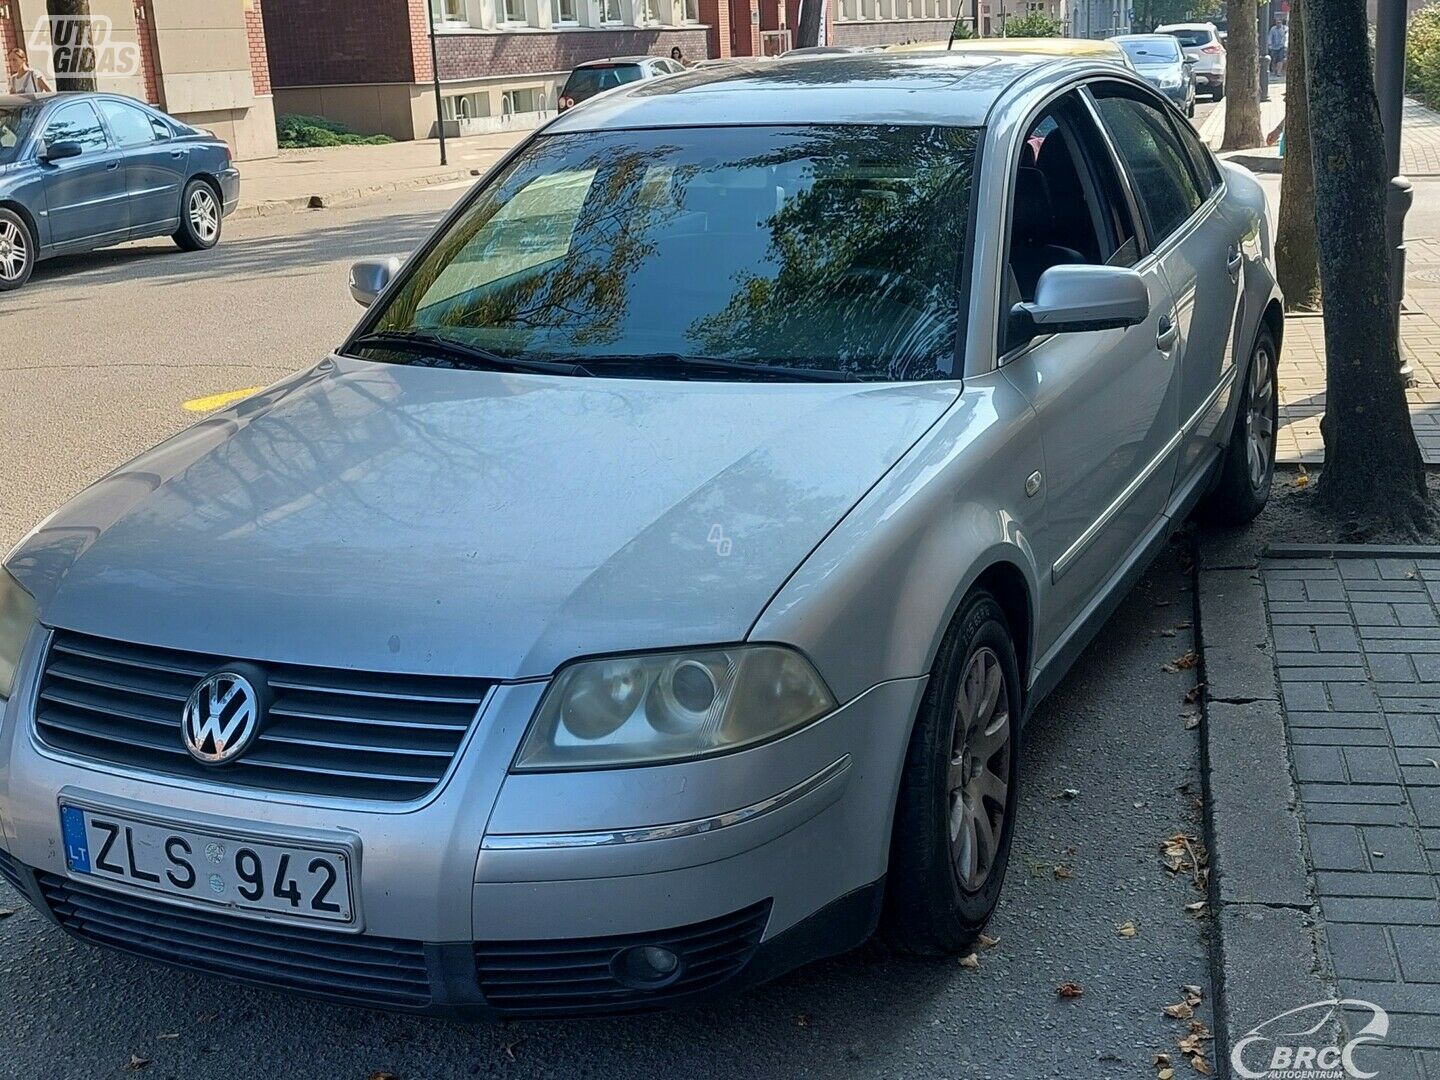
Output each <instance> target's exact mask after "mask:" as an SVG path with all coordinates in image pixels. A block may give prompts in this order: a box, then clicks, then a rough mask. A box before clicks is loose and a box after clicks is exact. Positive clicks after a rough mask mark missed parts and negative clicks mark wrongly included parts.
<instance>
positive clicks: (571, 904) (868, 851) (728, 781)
mask: <svg viewBox="0 0 1440 1080" xmlns="http://www.w3.org/2000/svg"><path fill="white" fill-rule="evenodd" d="M46 637H47V635H46V634H43V633H37V634H36V635H34V636H33V639H32V641H31V643H30V646H29V648H28V649H27V655H26V658H25V660H24V661H23V662H22V671H21V675H20V679H19V680H18V682H17V685H18V686H20V687H22V688H24V689H23V690H22V692H21V693H19V694H17V695H16V697H14V698H12V700H11V701H10V703H9V705H8V708H7V710H6V715H5V716H4V718H3V721H0V851H3V852H8V855H7V856H5V858H4V860H3V863H4V865H3V866H0V873H3V872H5V869H6V867H8V869H9V873H8V874H6V876H12V877H14V878H15V879H16V880H17V882H18V884H19V886H20V888H21V891H22V892H23V893H24V894H25V895H26V896H27V898H28V899H29V900H30V901H31V902H32V903H34V904H35V905H36V906H37V907H38V908H40V910H41V911H42V912H44V913H45V914H47V915H48V916H49V917H50V918H51V919H52V920H54V921H55V922H56V923H57V924H59V925H60V926H62V927H64V928H65V929H67V930H68V931H70V932H71V933H74V934H76V935H77V936H80V937H83V938H85V939H87V940H90V941H94V942H97V943H100V944H103V945H108V946H110V947H113V948H117V949H121V950H123V951H127V952H131V953H136V954H139V955H142V956H147V957H149V958H152V959H156V960H161V961H164V962H168V963H173V964H180V965H183V966H186V967H191V968H196V969H199V970H204V971H210V972H213V973H217V974H221V975H225V976H228V977H231V978H236V979H241V980H244V981H248V982H252V983H258V984H262V985H268V986H274V987H279V988H282V989H287V990H291V991H295V992H299V993H303V994H308V995H313V996H319V997H324V998H328V999H332V1000H338V1001H342V1002H347V1003H352V1004H364V1005H370V1006H377V1007H383V1008H391V1009H399V1010H403V1011H413V1012H426V1013H436V1014H441V1015H447V1016H486V1015H508V1016H553V1015H578V1014H588V1013H606V1012H619V1011H633V1010H637V1009H651V1008H656V1007H660V1006H670V1005H676V1004H684V1003H687V1002H690V1001H694V1000H698V999H699V998H701V997H703V996H706V995H708V994H710V993H713V992H719V991H725V990H732V989H735V988H738V987H742V986H745V985H749V984H751V983H753V982H756V981H759V980H761V979H765V978H769V977H771V976H773V975H776V974H779V973H780V972H781V971H784V970H786V969H787V968H789V967H793V966H795V965H796V964H799V963H804V962H806V961H807V960H810V959H814V958H817V957H819V956H824V955H828V954H831V953H835V952H839V951H842V950H844V949H847V948H850V947H851V946H853V945H855V944H857V943H858V942H859V941H861V940H863V939H864V937H866V936H868V934H869V933H870V932H871V931H872V930H873V928H874V925H875V919H876V917H877V914H878V903H879V897H880V885H879V883H880V881H881V880H882V878H883V875H884V872H885V865H886V859H887V854H888V848H889V840H890V824H891V816H892V812H893V806H894V800H895V792H896V789H897V786H898V783H899V770H900V766H901V763H902V761H903V758H904V750H905V745H906V743H907V741H908V738H909V731H910V718H911V717H913V715H914V711H915V708H916V707H917V704H918V701H919V696H920V694H921V692H922V691H923V686H924V680H923V679H911V680H901V681H895V682H887V683H882V684H880V685H879V686H876V687H874V688H872V689H871V690H870V691H868V692H866V693H864V694H862V695H860V697H858V698H856V699H855V700H854V701H852V702H850V703H849V704H847V705H845V706H843V707H842V708H840V709H839V710H837V711H836V712H834V713H833V714H831V715H830V716H829V717H827V718H826V719H824V720H821V721H819V722H817V723H816V724H813V725H811V726H810V727H808V728H805V729H804V730H802V731H799V732H796V733H794V734H793V735H790V736H788V737H786V738H783V739H780V740H777V741H775V742H773V743H770V744H767V745H764V746H760V747H756V748H754V749H751V750H746V751H742V752H740V753H736V754H730V755H727V756H724V757H718V758H714V759H711V760H708V761H701V762H691V763H683V764H676V765H668V766H663V767H655V768H636V769H615V770H601V771H595V772H578V773H534V774H511V773H509V771H508V764H509V762H510V761H511V760H512V759H513V757H514V752H515V748H516V746H517V745H518V742H519V740H520V739H521V737H522V736H523V734H524V731H525V728H526V727H527V726H528V722H529V717H530V716H531V715H532V713H533V710H534V707H535V704H536V702H537V701H538V698H539V695H540V693H541V692H542V691H543V689H544V688H543V685H541V684H535V683H527V684H515V685H502V686H500V687H498V688H497V689H496V690H495V691H494V693H492V695H491V696H490V698H489V699H488V700H487V702H486V704H485V706H484V707H483V709H482V710H481V713H480V715H479V717H478V718H477V720H476V722H475V725H474V727H473V728H472V731H471V734H470V738H469V741H468V742H467V744H466V745H465V746H464V747H463V748H462V750H461V756H460V759H459V762H458V765H457V767H456V768H455V770H454V771H453V773H452V774H451V776H450V777H449V779H448V780H447V781H446V782H445V783H444V784H443V785H442V786H441V787H440V788H439V789H438V790H437V791H436V792H435V793H434V794H433V795H432V796H430V797H428V798H427V799H425V800H422V801H420V802H418V803H414V804H399V805H395V804H376V803H373V802H369V803H367V802H363V801H359V800H352V801H350V802H348V803H347V802H343V801H340V800H333V799H329V800H327V799H320V798H304V799H302V798H299V797H293V796H289V795H279V794H275V793H273V792H256V791H253V790H240V791H237V790H235V789H233V788H232V789H226V788H224V787H221V786H219V785H212V784H202V783H196V782H192V781H184V780H177V779H175V778H173V777H164V776H156V775H149V774H143V773H140V772H138V771H135V770H128V771H127V770H121V769H118V768H113V767H108V766H101V765H97V764H96V763H94V762H86V761H81V760H77V759H74V758H72V757H70V756H67V755H65V754H61V753H58V752H56V751H54V750H53V749H52V748H50V747H49V746H46V745H43V744H41V743H40V742H39V740H38V739H37V738H36V736H35V734H34V725H33V720H32V717H33V712H34V707H35V702H34V698H35V693H36V686H37V684H38V681H39V680H38V672H39V667H40V664H41V660H42V654H43V653H44V651H45V642H44V639H45V638H46ZM61 799H65V800H66V801H72V802H82V803H86V804H90V805H98V806H103V807H109V808H111V809H112V810H114V811H115V812H117V813H125V812H127V811H128V812H131V813H137V814H141V815H143V816H147V817H151V818H160V819H166V820H169V821H172V822H174V823H175V824H176V825H177V826H181V825H183V826H185V827H188V828H195V829H211V830H214V831H217V832H220V833H222V834H223V833H226V832H233V831H237V830H249V831H251V832H254V831H257V830H259V831H262V832H264V833H267V834H271V835H273V836H275V837H276V838H278V839H280V840H282V841H283V840H286V839H289V840H294V841H304V840H309V839H315V840H330V841H332V842H333V841H339V842H343V843H345V844H346V845H347V846H348V847H350V848H351V849H352V850H353V851H355V852H356V856H357V857H356V859H355V862H354V866H355V871H354V873H355V893H356V896H355V910H356V924H355V926H353V927H349V928H344V929H338V928H336V927H333V926H317V925H309V924H304V923H297V922H296V921H294V920H293V919H291V920H286V919H283V918H275V917H259V916H255V915H253V914H249V913H246V914H240V913H237V912H235V911H233V910H231V909H229V908H225V907H219V906H215V905H209V904H202V903H196V902H191V901H187V900H177V899H172V898H169V897H165V896H161V895H158V894H154V893H146V892H140V891H134V890H129V889H127V888H126V887H125V886H112V885H110V884H109V883H107V882H99V881H95V880H94V879H91V878H87V877H86V876H85V875H82V874H72V873H71V872H70V871H69V869H68V868H67V865H66V861H65V856H64V844H63V842H62V838H61V834H60V826H59V809H58V805H59V802H60V800H61ZM655 942H660V943H662V944H666V945H667V947H672V946H673V947H674V951H676V952H677V954H678V955H680V956H681V957H682V960H683V962H684V968H685V971H684V975H683V977H682V978H679V979H677V980H675V981H674V982H673V983H671V984H669V985H667V986H665V987H661V988H654V989H643V990H640V991H637V990H636V989H634V988H633V987H628V986H626V985H624V984H623V983H622V982H620V981H618V980H617V979H616V978H615V977H614V975H613V974H612V973H611V971H610V962H611V960H612V958H613V957H614V956H615V955H616V954H617V953H618V952H619V951H620V950H622V949H624V948H628V947H630V946H632V945H634V944H636V943H640V944H647V943H655ZM297 957H298V958H299V960H298V961H297V959H296V958H297Z"/></svg>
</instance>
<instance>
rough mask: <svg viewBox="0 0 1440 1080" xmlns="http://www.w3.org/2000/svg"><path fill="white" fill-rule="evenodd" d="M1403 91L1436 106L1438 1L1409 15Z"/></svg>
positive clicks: (1439, 92)
mask: <svg viewBox="0 0 1440 1080" xmlns="http://www.w3.org/2000/svg"><path fill="white" fill-rule="evenodd" d="M1405 91H1406V93H1408V94H1411V95H1412V96H1414V97H1417V98H1419V99H1420V100H1421V101H1423V102H1424V103H1425V104H1426V105H1429V106H1430V107H1431V108H1440V5H1433V4H1432V5H1431V6H1429V7H1423V8H1421V9H1420V10H1419V11H1417V12H1416V13H1415V14H1414V15H1412V16H1410V26H1409V29H1408V30H1407V31H1406V35H1405Z"/></svg>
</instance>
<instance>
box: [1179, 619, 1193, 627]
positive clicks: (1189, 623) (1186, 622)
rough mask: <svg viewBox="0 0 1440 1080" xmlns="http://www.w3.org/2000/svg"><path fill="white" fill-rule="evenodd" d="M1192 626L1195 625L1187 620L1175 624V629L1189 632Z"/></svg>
mask: <svg viewBox="0 0 1440 1080" xmlns="http://www.w3.org/2000/svg"><path fill="white" fill-rule="evenodd" d="M1192 625H1193V624H1192V623H1191V622H1190V620H1189V619H1186V620H1185V621H1184V622H1180V623H1176V624H1175V629H1176V630H1189V629H1190V627H1191V626H1192Z"/></svg>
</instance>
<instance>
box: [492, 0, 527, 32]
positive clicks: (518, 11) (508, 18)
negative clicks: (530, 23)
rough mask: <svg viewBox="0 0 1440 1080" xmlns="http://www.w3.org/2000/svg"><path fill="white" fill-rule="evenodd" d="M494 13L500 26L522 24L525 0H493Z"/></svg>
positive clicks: (523, 22) (523, 23)
mask: <svg viewBox="0 0 1440 1080" xmlns="http://www.w3.org/2000/svg"><path fill="white" fill-rule="evenodd" d="M495 15H496V17H497V18H498V19H499V20H500V24H501V25H502V26H524V25H525V0H495Z"/></svg>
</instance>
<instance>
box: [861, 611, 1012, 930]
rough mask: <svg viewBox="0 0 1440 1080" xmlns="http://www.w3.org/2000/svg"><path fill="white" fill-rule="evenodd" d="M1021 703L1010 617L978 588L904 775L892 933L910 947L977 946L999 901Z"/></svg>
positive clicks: (954, 633)
mask: <svg viewBox="0 0 1440 1080" xmlns="http://www.w3.org/2000/svg"><path fill="white" fill-rule="evenodd" d="M1020 705H1021V696H1020V674H1019V665H1018V664H1017V663H1016V660H1015V646H1014V644H1013V642H1012V639H1011V636H1010V629H1009V626H1008V625H1007V624H1006V621H1005V614H1004V612H1003V611H1002V610H1001V608H1000V605H999V604H998V603H996V601H995V598H994V597H993V596H991V595H990V594H989V593H987V592H983V591H980V592H976V593H974V594H972V595H971V596H970V598H969V599H968V600H967V601H966V602H965V604H964V605H963V606H962V609H961V614H960V616H959V618H958V619H956V621H955V623H954V624H953V625H952V626H951V629H950V631H949V632H948V633H947V634H946V636H945V640H944V642H943V643H942V644H941V647H940V654H939V657H938V658H937V659H936V662H935V670H934V672H933V674H932V677H931V680H930V686H929V689H928V690H927V691H926V694H925V700H924V703H923V704H922V706H921V710H920V716H919V719H918V720H917V721H916V724H915V730H914V732H913V734H912V735H911V738H910V748H909V750H908V752H907V754H906V758H905V766H904V771H903V773H902V776H901V783H900V800H899V804H898V806H897V807H896V812H895V828H894V833H893V839H892V841H891V849H890V870H889V874H888V877H887V883H886V910H885V926H884V931H885V936H886V937H887V938H888V939H889V940H890V941H891V943H892V944H894V945H895V946H896V947H897V948H899V949H901V950H902V951H905V952H909V953H915V954H918V955H922V956H942V955H945V954H947V953H955V952H959V951H961V950H963V949H966V948H968V947H969V946H970V945H971V943H973V942H974V940H975V939H976V937H977V936H978V935H979V933H980V931H981V929H982V928H983V927H984V926H985V923H986V922H987V921H988V920H989V918H990V915H991V913H992V912H994V910H995V905H996V904H997V903H998V902H999V900H1000V888H1001V886H1002V885H1003V884H1004V881H1005V868H1006V865H1007V863H1008V862H1009V857H1010V838H1011V836H1012V834H1013V832H1014V826H1015V808H1016V806H1017V805H1018V801H1017V792H1018V786H1019V785H1018V779H1019V759H1018V754H1017V750H1018V740H1017V738H1016V736H1017V734H1018V732H1019V723H1020Z"/></svg>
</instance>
